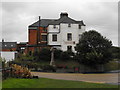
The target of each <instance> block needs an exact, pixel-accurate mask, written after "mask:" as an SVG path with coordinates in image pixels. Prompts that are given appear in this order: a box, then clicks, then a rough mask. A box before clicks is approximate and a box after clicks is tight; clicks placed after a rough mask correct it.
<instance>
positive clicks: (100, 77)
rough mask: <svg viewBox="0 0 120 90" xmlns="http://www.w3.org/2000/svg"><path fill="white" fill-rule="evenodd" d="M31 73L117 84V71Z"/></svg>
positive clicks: (64, 78)
mask: <svg viewBox="0 0 120 90" xmlns="http://www.w3.org/2000/svg"><path fill="white" fill-rule="evenodd" d="M31 73H32V75H35V76H38V77H42V78H50V79H62V80H73V81H84V82H91V83H108V84H114V85H118V84H119V83H118V73H102V74H81V73H46V72H31Z"/></svg>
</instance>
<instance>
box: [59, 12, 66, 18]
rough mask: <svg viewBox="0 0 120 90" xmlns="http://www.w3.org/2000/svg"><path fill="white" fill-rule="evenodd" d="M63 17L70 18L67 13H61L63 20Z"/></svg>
mask: <svg viewBox="0 0 120 90" xmlns="http://www.w3.org/2000/svg"><path fill="white" fill-rule="evenodd" d="M62 17H68V13H66V12H65V13H61V14H60V18H62Z"/></svg>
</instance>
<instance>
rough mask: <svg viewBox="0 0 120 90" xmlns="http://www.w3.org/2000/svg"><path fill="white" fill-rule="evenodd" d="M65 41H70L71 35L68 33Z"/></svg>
mask: <svg viewBox="0 0 120 90" xmlns="http://www.w3.org/2000/svg"><path fill="white" fill-rule="evenodd" d="M67 40H68V41H72V33H68V34H67Z"/></svg>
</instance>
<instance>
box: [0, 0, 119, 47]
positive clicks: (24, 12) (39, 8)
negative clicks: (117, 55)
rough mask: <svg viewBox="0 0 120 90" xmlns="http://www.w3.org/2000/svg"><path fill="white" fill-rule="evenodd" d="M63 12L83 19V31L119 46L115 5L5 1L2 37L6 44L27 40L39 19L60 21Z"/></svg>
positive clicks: (105, 3)
mask: <svg viewBox="0 0 120 90" xmlns="http://www.w3.org/2000/svg"><path fill="white" fill-rule="evenodd" d="M61 11H66V12H68V13H69V16H70V17H71V18H73V19H75V20H83V21H84V22H85V24H86V29H87V30H90V29H95V30H97V31H98V32H100V33H101V34H102V35H103V36H105V37H107V38H109V39H110V40H112V41H113V43H114V45H118V42H117V41H118V29H117V27H118V26H117V20H118V11H117V2H81V1H79V0H77V1H76V2H75V1H74V2H73V0H72V2H71V1H69V2H67V1H65V2H64V3H63V2H57V1H56V0H53V2H4V3H2V12H3V13H2V18H3V19H2V28H3V30H2V34H3V38H5V39H6V41H14V40H16V41H18V42H22V41H28V38H27V37H28V35H27V34H28V29H27V28H28V25H30V24H32V23H34V22H35V21H37V20H38V16H41V18H51V19H53V18H55V19H56V18H59V14H60V13H61Z"/></svg>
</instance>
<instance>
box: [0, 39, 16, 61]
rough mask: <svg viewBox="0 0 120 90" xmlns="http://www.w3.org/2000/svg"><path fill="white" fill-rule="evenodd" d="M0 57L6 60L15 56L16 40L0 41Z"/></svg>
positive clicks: (10, 59)
mask: <svg viewBox="0 0 120 90" xmlns="http://www.w3.org/2000/svg"><path fill="white" fill-rule="evenodd" d="M0 49H1V50H0V57H1V58H2V59H5V60H6V62H8V61H12V60H14V59H15V58H16V57H17V42H4V40H2V42H0Z"/></svg>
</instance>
